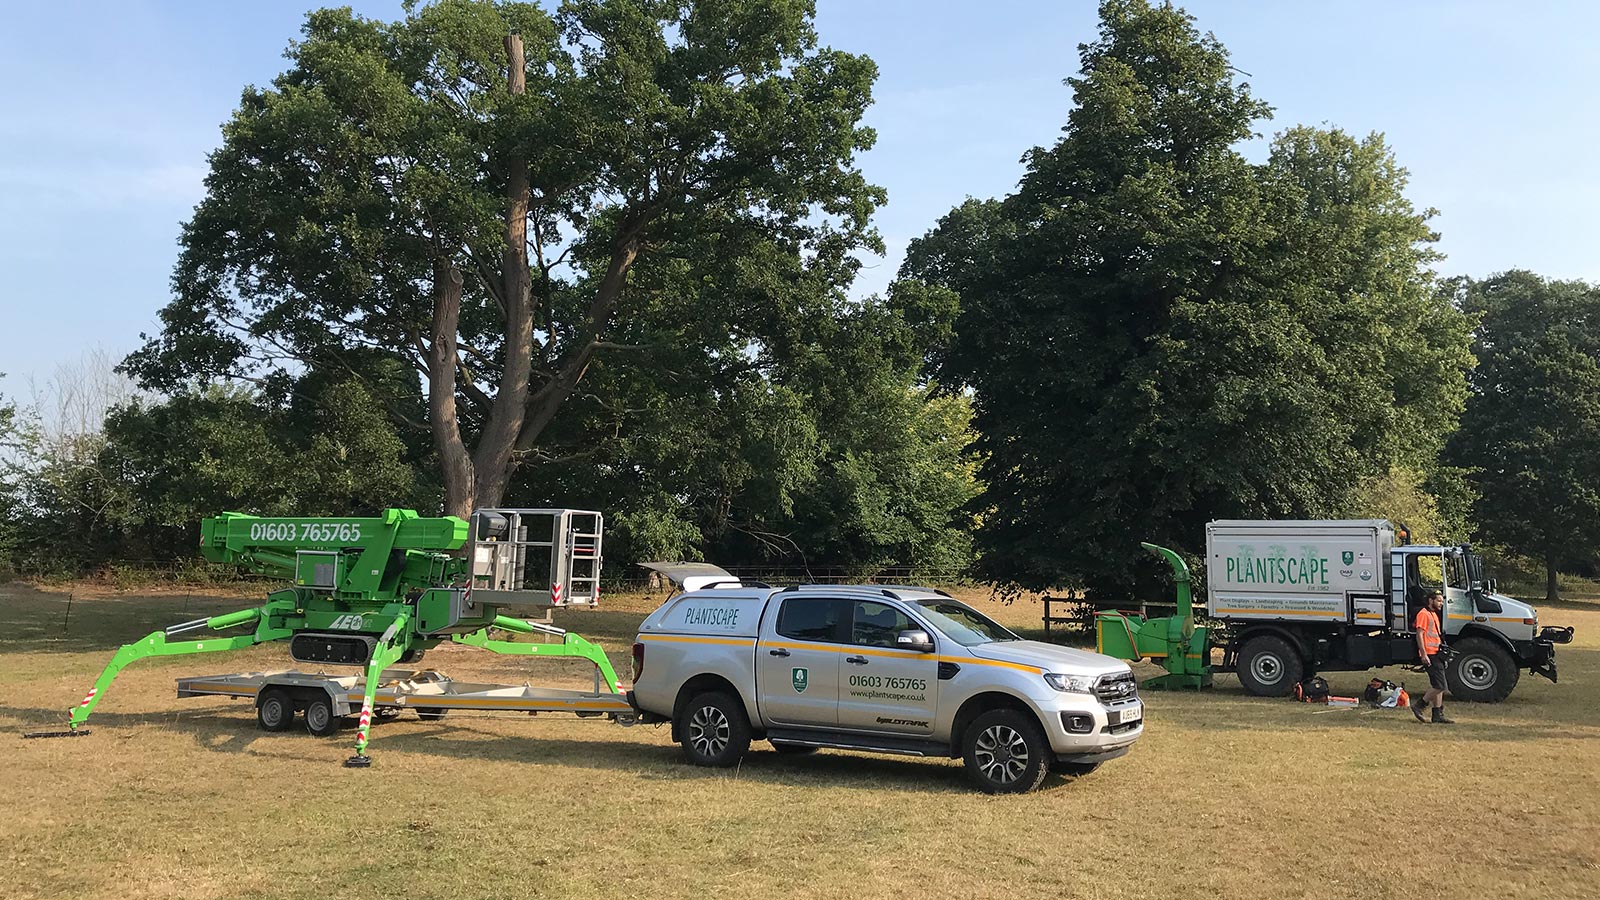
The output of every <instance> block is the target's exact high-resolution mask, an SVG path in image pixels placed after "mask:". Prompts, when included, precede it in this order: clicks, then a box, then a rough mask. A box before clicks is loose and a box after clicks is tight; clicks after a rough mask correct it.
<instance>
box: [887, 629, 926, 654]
mask: <svg viewBox="0 0 1600 900" xmlns="http://www.w3.org/2000/svg"><path fill="white" fill-rule="evenodd" d="M894 645H895V647H897V648H898V649H901V650H915V651H917V652H918V653H932V652H933V638H932V637H929V636H928V633H927V632H926V631H922V630H911V631H902V632H900V633H899V634H897V635H895V636H894Z"/></svg>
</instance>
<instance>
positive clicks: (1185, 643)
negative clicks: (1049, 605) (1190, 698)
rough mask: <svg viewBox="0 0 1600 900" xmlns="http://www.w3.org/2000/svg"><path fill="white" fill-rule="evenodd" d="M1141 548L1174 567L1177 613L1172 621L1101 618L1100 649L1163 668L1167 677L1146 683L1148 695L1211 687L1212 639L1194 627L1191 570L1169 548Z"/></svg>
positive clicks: (1116, 615)
mask: <svg viewBox="0 0 1600 900" xmlns="http://www.w3.org/2000/svg"><path fill="white" fill-rule="evenodd" d="M1140 546H1142V547H1144V548H1145V549H1146V550H1149V551H1150V552H1151V553H1154V554H1156V555H1157V556H1160V557H1161V558H1162V559H1165V560H1166V561H1167V564H1168V565H1170V566H1171V567H1172V580H1173V581H1174V582H1175V584H1176V589H1177V601H1176V606H1177V610H1176V611H1175V612H1174V613H1173V614H1172V615H1170V616H1162V617H1159V618H1153V619H1146V618H1144V617H1143V616H1140V615H1138V614H1137V613H1131V612H1120V611H1110V610H1108V611H1104V612H1097V613H1095V621H1094V625H1095V646H1096V649H1098V650H1099V651H1100V652H1101V653H1104V654H1106V655H1107V656H1114V657H1116V658H1118V659H1126V660H1132V661H1138V660H1141V659H1151V660H1156V661H1158V662H1160V664H1161V665H1162V667H1163V668H1165V669H1166V670H1167V672H1166V674H1165V675H1157V676H1155V677H1154V678H1149V679H1146V680H1145V682H1144V684H1143V685H1142V687H1144V688H1145V689H1147V690H1167V689H1174V690H1175V689H1178V688H1195V689H1199V688H1203V687H1210V686H1211V652H1210V647H1209V644H1208V641H1209V634H1208V631H1207V629H1206V628H1205V626H1203V625H1196V624H1195V622H1194V598H1193V595H1192V589H1191V586H1190V581H1189V567H1188V565H1186V564H1185V563H1184V561H1183V557H1181V556H1179V555H1178V554H1176V553H1174V552H1173V551H1171V550H1168V549H1167V548H1165V547H1158V546H1156V545H1155V544H1140Z"/></svg>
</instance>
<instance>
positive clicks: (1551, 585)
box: [1544, 554, 1561, 603]
mask: <svg viewBox="0 0 1600 900" xmlns="http://www.w3.org/2000/svg"><path fill="white" fill-rule="evenodd" d="M1560 599H1561V589H1560V588H1559V587H1557V585H1556V558H1555V556H1554V555H1553V554H1550V555H1546V556H1545V558H1544V602H1546V603H1554V602H1556V601H1557V600H1560Z"/></svg>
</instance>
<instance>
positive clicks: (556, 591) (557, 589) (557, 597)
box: [550, 584, 561, 603]
mask: <svg viewBox="0 0 1600 900" xmlns="http://www.w3.org/2000/svg"><path fill="white" fill-rule="evenodd" d="M550 602H551V603H560V602H561V585H560V584H551V585H550Z"/></svg>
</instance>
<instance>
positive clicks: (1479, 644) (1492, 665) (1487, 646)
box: [1445, 637, 1522, 703]
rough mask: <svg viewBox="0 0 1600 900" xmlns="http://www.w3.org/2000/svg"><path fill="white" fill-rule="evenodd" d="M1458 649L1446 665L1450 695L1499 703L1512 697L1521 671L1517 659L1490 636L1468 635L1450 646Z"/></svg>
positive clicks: (1446, 678)
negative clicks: (1489, 637)
mask: <svg viewBox="0 0 1600 900" xmlns="http://www.w3.org/2000/svg"><path fill="white" fill-rule="evenodd" d="M1450 649H1452V650H1454V651H1455V652H1454V653H1452V654H1451V655H1450V658H1449V662H1448V663H1447V665H1446V667H1445V680H1446V682H1447V683H1448V684H1449V685H1450V694H1451V696H1453V697H1456V698H1459V699H1461V700H1470V701H1472V702H1474V703H1499V702H1500V701H1501V700H1504V699H1505V698H1507V697H1509V696H1511V691H1512V689H1513V688H1515V687H1516V686H1517V680H1518V679H1520V678H1521V677H1522V672H1521V670H1519V669H1518V668H1517V663H1516V660H1513V659H1512V658H1511V654H1509V653H1507V652H1506V648H1504V647H1502V646H1500V645H1499V644H1497V643H1495V642H1494V641H1491V640H1489V639H1488V638H1481V637H1465V638H1462V639H1461V640H1459V641H1456V642H1455V643H1453V644H1451V645H1450Z"/></svg>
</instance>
